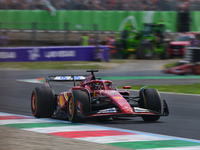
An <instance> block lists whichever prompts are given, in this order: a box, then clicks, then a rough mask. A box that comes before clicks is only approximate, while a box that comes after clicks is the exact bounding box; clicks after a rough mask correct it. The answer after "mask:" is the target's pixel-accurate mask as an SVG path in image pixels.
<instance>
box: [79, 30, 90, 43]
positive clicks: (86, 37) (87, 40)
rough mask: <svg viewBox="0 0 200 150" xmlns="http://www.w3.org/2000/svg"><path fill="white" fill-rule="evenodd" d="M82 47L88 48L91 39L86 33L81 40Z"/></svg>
mask: <svg viewBox="0 0 200 150" xmlns="http://www.w3.org/2000/svg"><path fill="white" fill-rule="evenodd" d="M80 45H81V46H88V45H89V37H88V36H87V34H86V33H83V34H82V36H81V38H80Z"/></svg>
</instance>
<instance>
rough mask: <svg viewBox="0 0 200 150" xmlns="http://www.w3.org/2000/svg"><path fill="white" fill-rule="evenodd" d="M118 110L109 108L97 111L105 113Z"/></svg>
mask: <svg viewBox="0 0 200 150" xmlns="http://www.w3.org/2000/svg"><path fill="white" fill-rule="evenodd" d="M115 112H117V110H116V108H109V109H103V110H100V111H98V112H97V114H103V113H115Z"/></svg>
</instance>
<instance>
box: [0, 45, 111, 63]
mask: <svg viewBox="0 0 200 150" xmlns="http://www.w3.org/2000/svg"><path fill="white" fill-rule="evenodd" d="M99 48H100V49H101V50H102V53H100V54H99V55H98V56H99V57H101V59H102V60H104V61H109V48H108V47H107V46H99ZM95 51H96V47H95V46H56V47H3V48H0V62H31V61H94V60H95V59H94V57H95V56H96V54H95Z"/></svg>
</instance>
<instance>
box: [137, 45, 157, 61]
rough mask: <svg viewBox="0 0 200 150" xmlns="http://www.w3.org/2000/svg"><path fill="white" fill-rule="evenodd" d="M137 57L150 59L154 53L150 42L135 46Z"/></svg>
mask: <svg viewBox="0 0 200 150" xmlns="http://www.w3.org/2000/svg"><path fill="white" fill-rule="evenodd" d="M136 53H137V58H139V59H151V58H152V57H153V55H154V48H153V44H152V43H146V44H141V45H139V47H138V48H137V52H136Z"/></svg>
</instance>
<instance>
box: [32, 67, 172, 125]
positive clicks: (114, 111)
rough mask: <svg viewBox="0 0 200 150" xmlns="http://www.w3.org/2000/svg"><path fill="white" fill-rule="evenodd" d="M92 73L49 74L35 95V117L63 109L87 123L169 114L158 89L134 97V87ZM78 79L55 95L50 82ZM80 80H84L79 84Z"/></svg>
mask: <svg viewBox="0 0 200 150" xmlns="http://www.w3.org/2000/svg"><path fill="white" fill-rule="evenodd" d="M87 72H91V74H90V75H89V76H82V75H77V76H75V75H71V76H68V75H66V76H59V75H58V76H49V77H47V78H46V82H45V86H44V87H36V88H35V89H33V91H32V95H31V109H32V113H33V116H35V117H38V118H50V117H52V116H53V115H58V114H59V113H61V112H63V113H65V114H66V116H67V117H68V119H69V120H70V121H71V122H83V121H84V120H86V119H87V118H90V117H118V116H119V117H130V116H133V117H136V116H140V117H142V119H143V120H144V121H157V120H158V119H159V118H160V116H167V115H168V114H169V111H168V106H167V103H166V101H165V100H164V99H162V98H161V96H160V94H159V92H158V91H157V90H156V89H148V88H146V87H143V88H141V89H140V91H139V96H130V92H129V91H128V89H130V88H131V87H130V86H124V87H123V89H124V90H123V91H119V90H117V88H116V87H115V86H113V83H112V81H109V80H101V79H99V78H96V77H95V75H94V72H98V70H93V69H92V70H87ZM51 81H57V82H69V81H71V82H74V86H73V88H71V89H69V90H68V91H65V92H61V93H59V94H55V93H54V90H53V89H52V87H51V84H50V82H51ZM76 81H80V83H79V84H77V85H76Z"/></svg>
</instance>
